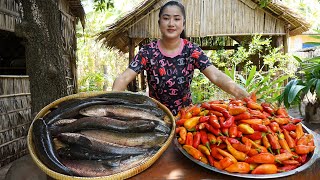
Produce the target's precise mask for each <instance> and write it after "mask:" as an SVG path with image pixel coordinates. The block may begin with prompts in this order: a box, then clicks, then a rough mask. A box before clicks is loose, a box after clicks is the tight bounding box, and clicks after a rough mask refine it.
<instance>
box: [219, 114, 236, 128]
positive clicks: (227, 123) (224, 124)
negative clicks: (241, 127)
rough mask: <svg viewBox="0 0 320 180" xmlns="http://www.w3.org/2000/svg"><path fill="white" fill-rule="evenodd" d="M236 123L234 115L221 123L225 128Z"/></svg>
mask: <svg viewBox="0 0 320 180" xmlns="http://www.w3.org/2000/svg"><path fill="white" fill-rule="evenodd" d="M233 123H234V117H233V116H230V117H229V118H227V120H226V121H224V122H223V123H222V124H221V127H223V128H229V127H231V125H232V124H233Z"/></svg>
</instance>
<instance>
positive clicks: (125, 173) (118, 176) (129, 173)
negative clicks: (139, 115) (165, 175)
mask: <svg viewBox="0 0 320 180" xmlns="http://www.w3.org/2000/svg"><path fill="white" fill-rule="evenodd" d="M105 93H112V92H89V93H79V94H73V95H70V96H66V97H63V98H60V99H58V100H56V101H54V102H52V103H51V104H49V105H47V106H45V107H44V108H43V109H42V110H41V111H40V112H39V113H38V114H37V116H36V117H35V118H34V120H33V122H34V121H35V120H37V119H39V118H41V117H43V116H44V115H45V114H47V113H48V112H49V110H50V109H51V108H53V107H55V106H57V105H58V104H60V103H61V102H64V101H67V100H70V99H76V98H77V99H78V98H87V97H92V96H97V95H101V94H105ZM151 99H152V98H151ZM152 100H153V101H155V102H156V103H157V105H158V107H159V108H161V109H162V110H163V111H164V112H165V113H166V114H167V116H168V117H169V121H170V122H171V124H172V127H171V132H170V135H169V137H168V139H167V140H166V142H165V143H164V145H163V146H162V147H161V148H160V149H159V150H158V151H157V152H156V153H155V154H154V155H153V156H152V157H150V158H149V159H147V160H146V161H143V163H142V164H139V165H138V166H136V167H134V168H131V169H129V170H126V171H123V172H120V173H116V174H113V175H109V176H101V177H78V176H69V175H64V174H61V173H58V172H55V171H53V170H51V169H49V168H48V167H46V166H45V165H44V164H43V163H42V162H41V161H40V160H39V158H38V157H37V155H36V153H35V150H34V144H33V141H32V128H33V123H32V124H31V126H30V128H29V132H28V139H27V142H28V149H29V152H30V155H31V157H32V159H33V161H34V162H35V163H36V164H37V166H39V168H40V169H41V170H42V171H44V172H45V173H46V174H47V175H49V176H50V177H52V178H54V179H63V180H64V179H65V180H69V179H75V180H78V179H90V180H102V179H103V180H107V179H126V178H129V177H132V176H134V175H136V174H139V173H141V172H142V171H144V170H145V169H147V168H148V167H150V166H151V165H152V164H153V163H154V162H155V161H156V160H157V159H158V158H159V157H160V156H161V155H162V153H163V152H164V151H165V150H166V149H167V148H168V147H169V145H170V143H171V141H172V140H173V137H174V132H175V121H174V117H173V115H172V113H171V112H170V111H169V109H168V108H167V107H165V106H164V105H163V104H161V103H159V102H158V101H157V100H155V99H152Z"/></svg>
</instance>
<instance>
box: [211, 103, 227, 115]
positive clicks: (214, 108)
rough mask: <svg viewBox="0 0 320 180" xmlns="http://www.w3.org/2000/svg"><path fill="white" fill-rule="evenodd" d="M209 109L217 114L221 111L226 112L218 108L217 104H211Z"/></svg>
mask: <svg viewBox="0 0 320 180" xmlns="http://www.w3.org/2000/svg"><path fill="white" fill-rule="evenodd" d="M210 107H211V109H212V110H214V111H218V112H221V113H222V112H223V111H227V110H226V108H223V107H221V106H218V105H217V104H211V105H210Z"/></svg>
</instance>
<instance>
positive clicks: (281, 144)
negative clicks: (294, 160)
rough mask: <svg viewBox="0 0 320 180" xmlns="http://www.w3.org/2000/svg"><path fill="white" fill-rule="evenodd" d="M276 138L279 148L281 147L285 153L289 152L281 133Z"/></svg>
mask: <svg viewBox="0 0 320 180" xmlns="http://www.w3.org/2000/svg"><path fill="white" fill-rule="evenodd" d="M278 137H279V144H280V146H281V147H282V148H283V149H284V150H286V151H288V152H291V149H290V147H289V145H288V143H287V141H286V140H285V138H284V135H283V133H279V135H278Z"/></svg>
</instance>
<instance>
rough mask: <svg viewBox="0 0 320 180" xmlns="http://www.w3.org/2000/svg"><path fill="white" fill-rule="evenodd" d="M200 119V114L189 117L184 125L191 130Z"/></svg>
mask: <svg viewBox="0 0 320 180" xmlns="http://www.w3.org/2000/svg"><path fill="white" fill-rule="evenodd" d="M199 119H200V116H197V117H192V118H190V119H187V120H186V121H185V122H184V124H183V126H184V127H185V128H186V129H187V130H188V131H189V130H191V129H192V128H195V127H196V125H197V124H198V123H199Z"/></svg>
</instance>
